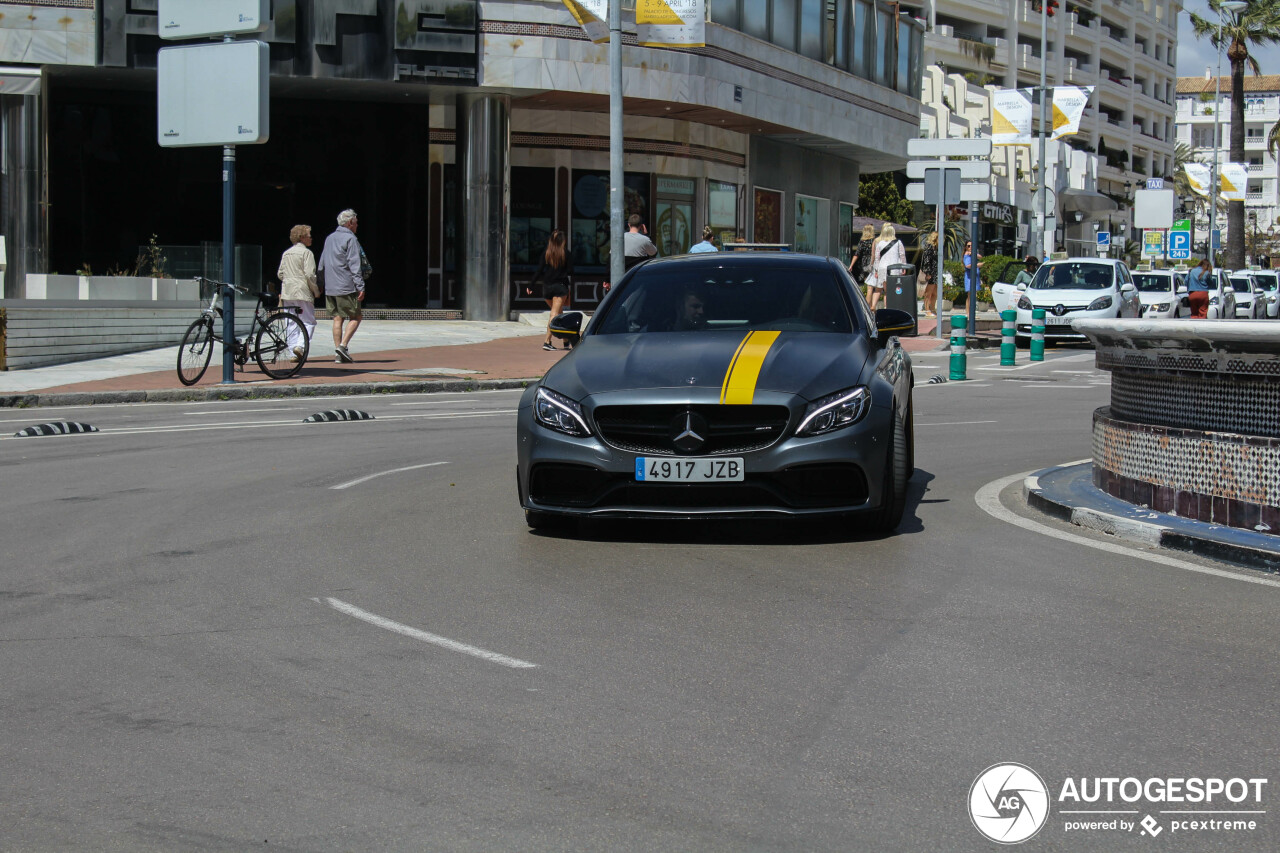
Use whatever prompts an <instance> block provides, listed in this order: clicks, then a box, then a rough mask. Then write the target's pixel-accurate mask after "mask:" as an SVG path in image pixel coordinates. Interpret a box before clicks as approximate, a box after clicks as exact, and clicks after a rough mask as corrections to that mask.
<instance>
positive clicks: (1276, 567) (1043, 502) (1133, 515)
mask: <svg viewBox="0 0 1280 853" xmlns="http://www.w3.org/2000/svg"><path fill="white" fill-rule="evenodd" d="M1022 491H1023V495H1024V497H1025V498H1026V500H1027V503H1028V504H1029V505H1030V506H1031V507H1033V508H1035V509H1038V510H1040V511H1041V512H1043V513H1046V514H1047V515H1051V516H1053V517H1055V518H1060V519H1062V520H1063V521H1069V522H1071V523H1072V524H1075V525H1078V526H1080V527H1087V528H1089V529H1091V530H1098V531H1101V532H1103V533H1109V534H1112V535H1114V536H1116V537H1117V538H1120V539H1127V540H1129V541H1131V542H1135V543H1138V544H1140V545H1147V546H1152V547H1158V548H1162V549H1167V550H1174V551H1184V552H1189V553H1192V554H1198V555H1200V556H1202V557H1208V558H1210V559H1213V560H1223V561H1226V562H1230V563H1235V564H1236V565H1240V566H1245V567H1248V568H1251V569H1260V570H1262V571H1267V572H1280V536H1276V535H1273V533H1272V532H1270V531H1265V530H1261V529H1259V530H1244V529H1241V528H1238V527H1224V526H1223V525H1221V524H1211V523H1209V522H1206V521H1199V520H1197V519H1192V518H1180V517H1178V516H1176V515H1168V514H1166V513H1162V512H1155V511H1153V510H1151V509H1148V508H1147V507H1141V506H1136V505H1134V504H1131V503H1129V502H1128V501H1122V500H1120V499H1119V498H1116V497H1112V496H1111V495H1109V494H1107V493H1106V492H1104V491H1102V490H1101V489H1099V488H1098V487H1096V486H1095V485H1093V465H1092V463H1088V462H1086V463H1084V464H1078V465H1067V466H1059V467H1055V468H1046V469H1044V470H1041V471H1037V472H1035V473H1034V474H1032V475H1031V476H1030V477H1028V478H1027V479H1026V480H1025V481H1023V484H1022Z"/></svg>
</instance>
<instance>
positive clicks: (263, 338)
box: [253, 314, 311, 379]
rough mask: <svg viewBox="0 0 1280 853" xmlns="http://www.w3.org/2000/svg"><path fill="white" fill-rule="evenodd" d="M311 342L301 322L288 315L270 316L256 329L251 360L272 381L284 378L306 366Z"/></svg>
mask: <svg viewBox="0 0 1280 853" xmlns="http://www.w3.org/2000/svg"><path fill="white" fill-rule="evenodd" d="M310 348H311V342H310V341H309V340H307V330H306V328H305V327H303V325H302V322H301V321H300V320H299V319H298V318H297V317H295V316H293V315H292V314H272V315H271V316H270V317H268V318H267V321H266V322H265V323H264V324H263V325H262V328H261V329H259V330H258V337H257V338H256V339H255V340H254V349H253V358H254V361H256V362H258V367H260V368H262V372H263V373H265V374H267V375H268V376H270V377H271V378H272V379H288V378H289V377H290V376H294V375H296V374H297V373H298V371H299V370H301V369H302V365H304V364H306V363H307V353H308V352H309V351H310Z"/></svg>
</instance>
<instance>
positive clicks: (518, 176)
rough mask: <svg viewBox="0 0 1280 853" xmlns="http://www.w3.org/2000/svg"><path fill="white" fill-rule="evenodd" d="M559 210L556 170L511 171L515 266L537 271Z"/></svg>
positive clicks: (513, 263)
mask: <svg viewBox="0 0 1280 853" xmlns="http://www.w3.org/2000/svg"><path fill="white" fill-rule="evenodd" d="M555 210H556V170H555V169H535V168H529V167H522V166H513V167H512V168H511V266H512V267H513V268H520V267H528V268H530V269H532V268H534V267H536V266H537V265H538V263H539V261H541V260H542V255H543V253H544V252H545V250H546V248H547V240H548V239H549V238H550V237H551V230H552V228H553V227H554V226H553V223H554V222H555Z"/></svg>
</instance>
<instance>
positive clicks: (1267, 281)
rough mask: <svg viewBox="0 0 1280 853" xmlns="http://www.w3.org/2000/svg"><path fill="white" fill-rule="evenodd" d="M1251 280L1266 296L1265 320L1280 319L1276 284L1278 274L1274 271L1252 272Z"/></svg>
mask: <svg viewBox="0 0 1280 853" xmlns="http://www.w3.org/2000/svg"><path fill="white" fill-rule="evenodd" d="M1253 279H1254V281H1256V282H1257V283H1258V287H1259V288H1261V289H1262V292H1263V293H1265V294H1266V295H1267V310H1266V319H1268V320H1276V319H1280V289H1277V284H1280V274H1277V273H1276V272H1275V271H1274V270H1254V272H1253ZM1259 316H1260V317H1261V316H1262V315H1259Z"/></svg>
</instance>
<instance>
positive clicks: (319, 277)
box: [316, 267, 325, 299]
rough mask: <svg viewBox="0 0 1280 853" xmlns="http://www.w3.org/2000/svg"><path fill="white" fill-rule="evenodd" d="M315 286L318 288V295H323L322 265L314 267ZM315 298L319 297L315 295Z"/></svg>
mask: <svg viewBox="0 0 1280 853" xmlns="http://www.w3.org/2000/svg"><path fill="white" fill-rule="evenodd" d="M316 287H318V288H320V296H324V294H325V289H324V267H316ZM316 298H317V299H319V298H320V297H319V296H317V297H316Z"/></svg>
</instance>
